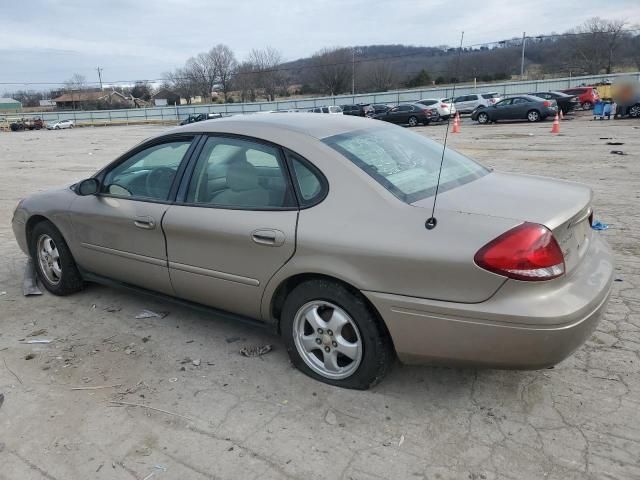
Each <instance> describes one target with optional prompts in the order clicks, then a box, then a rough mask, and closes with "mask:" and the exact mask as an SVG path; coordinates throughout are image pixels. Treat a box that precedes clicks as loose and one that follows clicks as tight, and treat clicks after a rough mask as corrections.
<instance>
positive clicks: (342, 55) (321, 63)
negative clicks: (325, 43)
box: [309, 48, 352, 95]
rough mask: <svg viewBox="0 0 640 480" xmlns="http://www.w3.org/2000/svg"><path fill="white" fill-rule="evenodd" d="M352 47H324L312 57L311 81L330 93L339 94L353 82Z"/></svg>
mask: <svg viewBox="0 0 640 480" xmlns="http://www.w3.org/2000/svg"><path fill="white" fill-rule="evenodd" d="M351 61H352V58H351V49H348V48H323V49H322V50H320V51H318V52H316V53H314V54H313V56H312V57H311V65H310V70H309V76H310V79H311V83H313V84H316V85H318V87H320V89H321V90H322V91H323V92H325V93H327V94H329V95H338V94H339V93H342V92H345V91H347V90H348V89H349V85H350V84H351V74H352V71H351V67H352V65H351Z"/></svg>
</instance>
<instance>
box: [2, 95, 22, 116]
mask: <svg viewBox="0 0 640 480" xmlns="http://www.w3.org/2000/svg"><path fill="white" fill-rule="evenodd" d="M21 111H22V104H21V103H20V102H19V101H18V100H14V99H13V98H0V113H16V112H21Z"/></svg>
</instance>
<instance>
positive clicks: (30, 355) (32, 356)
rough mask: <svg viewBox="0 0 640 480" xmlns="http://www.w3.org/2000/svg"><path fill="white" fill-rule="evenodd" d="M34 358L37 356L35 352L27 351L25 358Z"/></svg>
mask: <svg viewBox="0 0 640 480" xmlns="http://www.w3.org/2000/svg"><path fill="white" fill-rule="evenodd" d="M34 358H36V356H35V355H34V354H33V353H27V355H26V356H25V357H24V359H25V360H33V359H34Z"/></svg>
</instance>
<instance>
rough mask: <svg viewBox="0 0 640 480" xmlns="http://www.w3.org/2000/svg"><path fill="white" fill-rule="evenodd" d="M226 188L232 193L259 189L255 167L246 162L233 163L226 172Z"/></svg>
mask: <svg viewBox="0 0 640 480" xmlns="http://www.w3.org/2000/svg"><path fill="white" fill-rule="evenodd" d="M227 187H228V188H229V189H231V190H233V191H234V192H242V191H245V190H254V189H256V188H259V184H258V171H257V170H256V167H254V166H253V165H251V164H250V163H249V162H247V161H246V160H240V161H236V162H233V163H232V164H231V165H229V169H228V170H227Z"/></svg>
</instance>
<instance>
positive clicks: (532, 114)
mask: <svg viewBox="0 0 640 480" xmlns="http://www.w3.org/2000/svg"><path fill="white" fill-rule="evenodd" d="M527 120H529V121H530V122H537V121H539V120H540V112H538V111H537V110H530V111H529V112H527Z"/></svg>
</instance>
